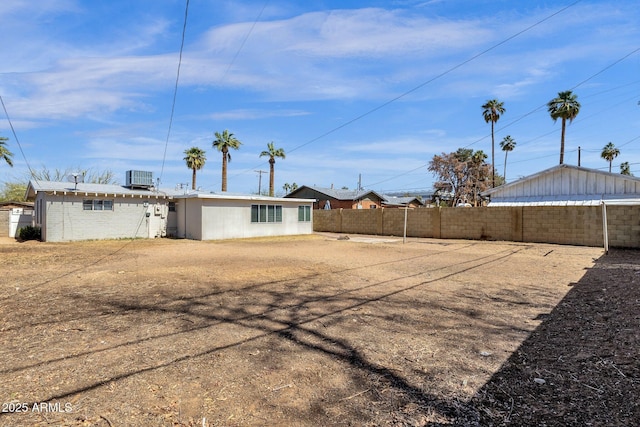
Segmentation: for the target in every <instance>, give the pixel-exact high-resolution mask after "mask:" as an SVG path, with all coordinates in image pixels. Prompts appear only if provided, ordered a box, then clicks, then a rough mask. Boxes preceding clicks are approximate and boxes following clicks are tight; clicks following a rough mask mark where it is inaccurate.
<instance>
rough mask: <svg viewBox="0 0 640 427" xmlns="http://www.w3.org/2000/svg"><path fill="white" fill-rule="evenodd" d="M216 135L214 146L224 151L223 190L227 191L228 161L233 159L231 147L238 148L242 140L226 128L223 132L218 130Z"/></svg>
mask: <svg viewBox="0 0 640 427" xmlns="http://www.w3.org/2000/svg"><path fill="white" fill-rule="evenodd" d="M215 136H216V139H214V140H213V147H215V148H216V149H217V150H218V151H221V152H222V191H227V162H230V161H231V154H230V153H229V149H230V148H233V149H234V150H237V149H238V148H240V145H242V142H240V141H238V139H237V138H236V137H235V136H234V135H233V134H232V133H229V131H228V130H226V129H225V130H224V131H223V132H222V133H220V132H216V133H215Z"/></svg>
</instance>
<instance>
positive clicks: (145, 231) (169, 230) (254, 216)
mask: <svg viewBox="0 0 640 427" xmlns="http://www.w3.org/2000/svg"><path fill="white" fill-rule="evenodd" d="M27 198H28V199H29V200H34V201H35V213H34V217H33V218H34V220H33V221H34V225H36V226H39V227H41V230H42V240H43V241H49V242H59V241H74V240H91V239H117V238H154V237H164V236H168V237H183V238H189V239H196V240H210V239H229V238H242V237H259V236H276V235H291V234H311V233H312V232H313V216H312V215H313V214H312V212H311V211H312V205H313V200H303V199H291V198H289V199H284V198H273V197H262V196H249V195H230V194H226V193H224V194H214V193H203V192H193V193H187V194H184V193H183V192H182V191H177V190H155V189H154V188H152V187H150V188H140V187H136V186H125V187H123V186H120V185H107V184H85V183H78V184H76V185H74V184H73V183H68V182H49V181H31V182H30V183H29V186H28V188H27Z"/></svg>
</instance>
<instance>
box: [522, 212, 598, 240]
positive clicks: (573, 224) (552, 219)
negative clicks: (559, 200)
mask: <svg viewBox="0 0 640 427" xmlns="http://www.w3.org/2000/svg"><path fill="white" fill-rule="evenodd" d="M522 234H523V240H524V241H525V242H544V243H559V244H564V245H584V246H602V245H603V242H604V240H603V237H602V236H603V233H602V207H600V206H526V207H524V208H523V230H522Z"/></svg>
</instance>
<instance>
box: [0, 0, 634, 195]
mask: <svg viewBox="0 0 640 427" xmlns="http://www.w3.org/2000/svg"><path fill="white" fill-rule="evenodd" d="M185 4H186V2H185V0H134V1H131V0H127V1H120V0H91V1H89V0H84V1H81V0H39V1H38V2H37V6H34V2H33V1H31V0H24V1H23V0H5V1H3V2H2V3H0V22H2V23H3V29H2V39H3V42H2V44H0V58H2V60H1V61H0V95H1V96H2V99H3V101H4V104H5V106H6V109H7V112H8V114H9V118H10V119H11V123H12V124H13V127H14V129H15V132H16V135H17V137H18V140H19V142H20V144H21V148H22V151H23V152H24V155H25V157H26V160H27V161H28V163H29V164H30V165H31V167H32V168H34V169H40V168H42V167H43V166H46V167H47V168H49V169H56V168H58V169H65V168H80V169H82V168H92V169H94V170H103V169H110V170H112V171H113V172H114V173H115V174H116V177H117V178H118V179H119V181H120V183H124V180H125V171H127V170H131V169H136V170H147V171H152V172H153V174H154V177H160V178H161V181H162V184H161V186H162V187H175V186H176V185H177V184H179V183H189V182H190V178H191V172H190V170H189V169H187V167H186V165H185V163H184V161H183V157H184V150H186V149H188V148H190V147H193V146H197V147H200V148H202V149H204V150H206V152H207V163H206V165H205V167H204V169H202V170H201V171H199V172H198V186H199V187H202V189H204V190H210V191H220V184H221V154H220V153H219V152H217V151H215V149H214V148H212V146H211V143H212V141H213V139H214V132H215V131H223V130H224V129H229V131H230V132H233V133H234V134H235V136H236V137H237V138H238V139H239V140H240V141H242V142H243V145H242V147H241V149H240V150H238V151H235V152H232V162H231V163H230V164H229V175H228V176H229V191H231V192H241V193H251V192H256V191H257V189H258V173H256V172H255V171H256V170H265V171H266V170H268V168H269V165H268V163H267V162H266V159H265V158H259V154H260V152H261V151H263V150H264V149H266V146H267V143H268V142H270V141H274V143H275V145H276V147H280V148H283V149H284V150H285V151H286V153H287V158H286V159H285V160H278V161H277V163H276V189H277V190H279V191H280V192H282V185H283V184H284V183H285V182H288V183H292V182H295V183H297V184H298V185H317V186H327V187H328V186H331V185H334V186H336V187H343V186H346V187H349V188H352V189H353V188H355V187H356V186H357V183H358V177H359V175H361V176H362V185H363V187H365V188H369V189H372V190H376V191H381V192H392V191H401V192H403V191H406V192H412V191H419V190H429V189H430V188H431V187H432V184H433V182H434V177H433V175H432V174H431V173H430V172H429V171H428V170H427V164H428V163H429V161H430V160H431V158H432V157H433V156H434V155H435V154H441V153H443V152H447V153H448V152H452V151H455V150H457V149H458V148H460V147H465V148H473V149H474V150H483V151H484V152H485V153H488V154H490V153H491V138H490V125H489V124H487V123H485V122H484V120H483V118H482V109H481V105H482V104H483V103H484V102H485V101H486V100H488V99H492V98H497V99H499V100H500V101H503V102H504V106H505V108H506V112H505V114H504V115H503V116H502V117H501V119H500V120H499V121H498V123H497V124H496V162H495V163H496V168H497V170H498V172H500V173H502V171H503V167H504V153H503V152H502V151H501V150H500V148H499V145H498V143H499V141H501V140H502V139H503V138H504V137H505V136H506V135H511V136H512V138H514V139H515V140H516V142H517V146H516V149H515V150H514V151H513V152H511V153H510V154H509V157H508V161H507V179H508V180H509V181H511V180H513V179H517V178H518V177H521V176H525V175H529V174H532V173H535V172H538V171H541V170H543V169H546V168H549V167H552V166H554V165H556V164H558V161H559V151H560V148H559V147H560V122H557V123H554V122H553V120H551V118H550V117H549V115H548V113H547V110H546V106H545V105H546V103H547V102H548V101H549V100H551V99H552V98H554V97H555V96H556V95H557V93H558V92H559V91H564V90H569V89H573V91H574V92H575V93H576V94H577V95H578V100H579V101H580V102H581V104H582V109H581V111H580V114H579V115H578V117H577V118H576V120H575V121H574V122H573V123H572V124H571V125H569V126H568V128H567V140H566V151H565V163H568V164H573V165H576V164H577V162H578V146H580V147H581V149H582V152H581V165H582V166H585V167H590V168H602V169H605V170H606V169H607V167H608V164H607V162H605V161H604V160H602V159H601V158H600V152H601V150H602V147H604V145H605V144H606V143H608V142H613V143H614V144H615V145H616V146H617V147H618V148H619V149H620V152H621V154H620V156H619V157H618V158H617V159H615V160H614V162H613V171H614V172H618V171H619V165H620V163H621V162H624V161H627V162H629V163H630V164H631V170H632V172H633V173H634V175H636V176H640V104H639V101H640V50H638V49H640V26H639V25H638V22H640V8H639V7H638V5H637V0H616V1H604V0H603V1H598V0H592V1H588V0H582V1H579V2H575V1H574V0H566V1H524V0H522V1H519V0H518V1H513V0H493V1H485V0H430V1H429V0H396V1H394V0H387V1H348V0H341V1H333V0H325V1H322V0H318V1H306V0H305V1H302V0H297V1H279V0H270V1H265V0H255V1H245V0H229V1H225V0H216V1H213V0H191V1H190V3H189V9H188V20H187V26H186V33H185V40H184V50H183V54H182V63H181V68H180V78H179V84H178V92H177V97H176V103H175V110H174V116H173V123H172V127H171V132H170V133H169V119H170V117H171V108H172V100H173V94H174V86H175V82H176V73H177V69H178V59H179V52H180V44H181V36H182V29H183V23H184V15H185ZM563 9H564V10H563ZM554 14H555V15H554ZM514 36H515V37H514ZM168 134H169V138H168V143H167V135H168ZM0 135H2V136H5V137H8V138H9V142H8V144H9V149H10V150H11V151H13V153H14V163H15V166H14V167H13V168H8V167H7V166H6V165H4V164H2V165H0V183H1V182H6V181H15V180H16V179H24V177H25V176H26V175H27V166H26V164H25V159H24V158H23V156H22V154H21V150H20V147H19V146H18V145H17V143H16V140H15V137H14V135H13V133H12V131H11V128H10V126H9V121H8V120H7V118H6V116H5V114H4V111H1V110H0ZM165 148H166V150H165ZM489 160H490V159H489ZM267 182H268V175H263V180H262V186H263V187H262V188H263V189H264V188H265V187H266V185H267Z"/></svg>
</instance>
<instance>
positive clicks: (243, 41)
mask: <svg viewBox="0 0 640 427" xmlns="http://www.w3.org/2000/svg"><path fill="white" fill-rule="evenodd" d="M268 4H269V0H267V1H265V2H264V5H262V9H261V10H260V13H258V16H256V19H255V20H254V21H253V24H252V25H251V28H249V31H248V32H247V34H246V35H245V36H244V39H242V43H240V47H239V48H238V50H237V51H236V54H235V55H233V58H232V59H231V62H229V66H228V67H227V70H226V71H225V72H224V74H223V75H222V78H221V79H220V80H222V81H224V79H225V78H226V77H227V74H229V71H230V70H231V67H232V66H233V64H234V63H235V62H236V59H237V58H238V55H240V51H241V50H242V49H243V48H244V45H245V43H246V42H247V40H248V39H249V36H250V35H251V33H252V32H253V29H254V28H255V27H256V25H257V24H258V21H259V20H260V18H261V17H262V14H263V13H264V10H265V9H266V7H267V5H268Z"/></svg>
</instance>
